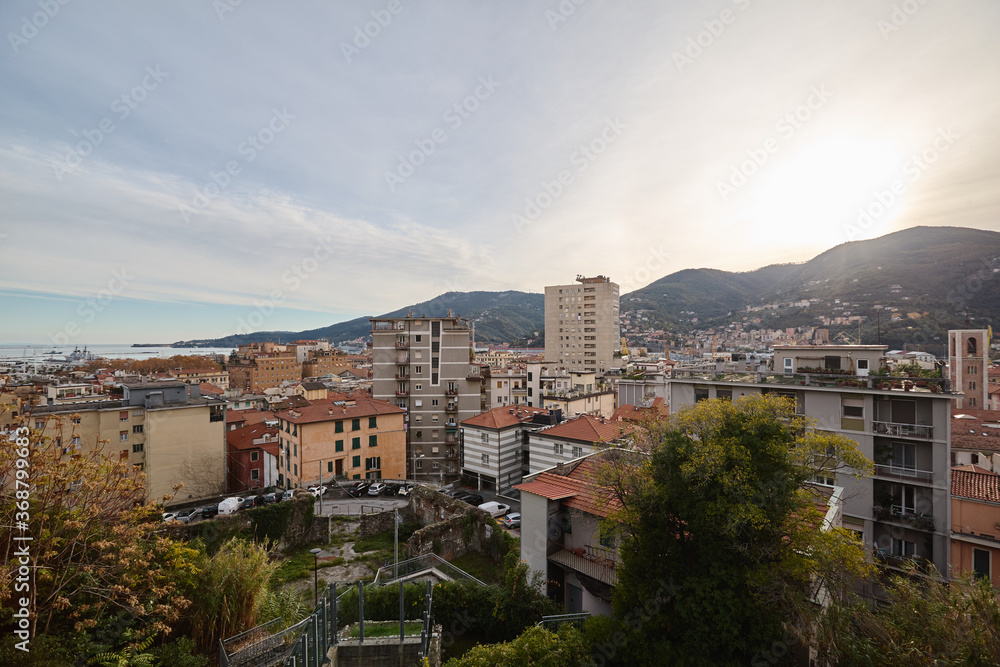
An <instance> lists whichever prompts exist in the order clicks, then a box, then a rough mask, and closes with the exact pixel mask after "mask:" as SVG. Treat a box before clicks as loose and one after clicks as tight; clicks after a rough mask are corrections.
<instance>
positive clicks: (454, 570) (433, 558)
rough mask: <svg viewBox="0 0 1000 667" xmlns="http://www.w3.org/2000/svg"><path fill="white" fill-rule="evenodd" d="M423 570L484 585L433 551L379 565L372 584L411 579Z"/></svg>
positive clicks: (380, 584)
mask: <svg viewBox="0 0 1000 667" xmlns="http://www.w3.org/2000/svg"><path fill="white" fill-rule="evenodd" d="M423 572H427V573H431V572H437V573H439V574H443V575H445V577H446V578H448V579H452V580H462V579H465V580H468V581H474V582H475V583H477V584H479V585H480V586H485V585H486V584H484V583H483V582H481V581H479V580H478V579H476V578H475V577H473V576H472V575H471V574H469V573H468V572H466V571H465V570H462V569H461V568H459V567H456V566H455V565H452V564H451V563H449V562H448V561H446V560H445V559H444V558H441V557H440V556H438V555H437V554H433V553H430V554H424V555H423V556H417V557H416V558H410V559H408V560H404V561H400V562H399V563H398V564H397V565H386V566H385V567H380V568H379V569H378V572H376V573H375V581H373V582H372V585H373V586H384V585H386V584H391V583H394V582H396V581H401V580H403V579H412V578H413V577H415V576H417V575H419V574H420V573H423Z"/></svg>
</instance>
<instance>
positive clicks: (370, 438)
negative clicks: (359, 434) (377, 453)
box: [368, 435, 378, 447]
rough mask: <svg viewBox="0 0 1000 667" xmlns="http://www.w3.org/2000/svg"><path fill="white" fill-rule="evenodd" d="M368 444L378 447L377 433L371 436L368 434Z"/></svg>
mask: <svg viewBox="0 0 1000 667" xmlns="http://www.w3.org/2000/svg"><path fill="white" fill-rule="evenodd" d="M368 446H369V447H378V436H377V435H370V436H368Z"/></svg>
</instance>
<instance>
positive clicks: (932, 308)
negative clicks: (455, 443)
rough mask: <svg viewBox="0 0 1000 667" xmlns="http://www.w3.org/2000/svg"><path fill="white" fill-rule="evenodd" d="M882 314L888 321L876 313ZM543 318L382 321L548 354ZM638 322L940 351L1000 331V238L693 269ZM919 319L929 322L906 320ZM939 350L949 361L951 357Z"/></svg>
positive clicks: (536, 307) (648, 301)
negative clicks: (821, 325) (948, 340)
mask: <svg viewBox="0 0 1000 667" xmlns="http://www.w3.org/2000/svg"><path fill="white" fill-rule="evenodd" d="M806 300H809V301H810V305H809V306H808V307H801V306H792V305H789V304H793V303H795V302H803V301H806ZM837 300H839V301H840V302H841V303H840V304H838V303H837ZM767 304H773V305H775V306H777V307H776V308H774V309H769V310H768V311H766V312H763V313H748V312H747V307H748V306H750V307H754V306H764V305H767ZM845 304H846V305H845ZM876 305H880V306H882V307H883V310H878V311H877V310H876V309H875V306H876ZM544 307H545V306H544V295H542V294H535V293H529V292H514V291H509V292H448V293H446V294H442V295H440V296H438V297H436V298H434V299H432V300H430V301H424V302H422V303H417V304H414V305H412V306H406V307H404V308H400V309H399V310H395V311H393V312H391V313H385V314H384V315H380V316H379V317H400V316H404V315H406V314H407V313H413V315H426V316H428V317H438V316H445V315H447V314H448V311H449V310H451V311H452V313H454V314H455V315H461V316H463V317H466V318H468V319H469V320H471V321H472V322H474V323H475V326H476V341H477V342H479V343H499V342H508V343H512V344H518V343H520V344H527V343H528V341H533V344H534V345H540V344H541V339H540V338H538V337H537V336H536V335H535V332H541V330H542V328H543V326H544ZM889 308H897V309H898V312H899V313H901V314H902V315H903V319H902V320H901V321H899V322H892V321H890V318H891V315H890V313H889V312H888V310H887V309H889ZM637 311H643V313H644V314H645V315H646V316H647V320H646V321H647V322H649V323H650V324H655V326H653V327H652V328H654V329H656V328H660V327H662V328H665V329H667V330H670V331H676V332H686V331H689V330H691V329H696V328H697V329H704V328H708V327H725V326H727V325H728V324H730V323H732V322H742V321H743V320H744V318H746V319H747V320H748V321H749V320H752V319H753V318H754V317H761V322H760V324H759V326H763V327H767V328H774V329H777V328H787V327H807V326H815V325H817V324H818V322H817V317H818V316H820V315H826V316H837V315H847V314H853V315H862V316H864V317H865V318H866V319H865V322H864V324H863V326H862V336H863V339H864V340H865V341H874V340H875V339H876V337H878V338H879V339H880V340H881V341H882V342H883V343H885V344H888V345H889V346H890V347H903V346H904V345H907V344H913V343H918V344H925V345H927V346H930V347H938V348H939V347H940V346H941V345H942V344H943V336H944V332H945V331H947V329H949V328H963V327H968V326H972V327H980V326H985V325H986V324H987V323H989V322H991V321H1000V233H998V232H991V231H985V230H978V229H967V228H962V227H914V228H910V229H905V230H903V231H899V232H895V233H893V234H888V235H886V236H882V237H879V238H876V239H871V240H867V241H854V242H850V243H844V244H841V245H839V246H836V247H835V248H831V249H830V250H827V251H826V252H823V253H821V254H820V255H817V256H816V257H814V258H813V259H811V260H809V261H807V262H803V263H801V264H773V265H770V266H765V267H762V268H760V269H757V270H755V271H746V272H740V273H734V272H730V271H722V270H719V269H685V270H683V271H677V272H676V273H672V274H670V275H668V276H665V277H663V278H660V279H659V280H657V281H655V282H653V283H651V284H649V285H647V286H646V287H643V288H641V289H638V290H635V291H634V292H629V293H628V294H623V295H622V300H621V312H622V315H623V316H625V315H629V314H634V313H636V312H637ZM911 312H916V313H920V314H921V317H920V318H919V319H909V318H906V317H905V315H906V314H907V313H911ZM924 313H926V315H923V314H924ZM695 318H697V321H696V322H693V321H692V320H694V319H695ZM967 318H968V324H967ZM751 323H752V322H751ZM754 326H758V325H756V324H755V325H754ZM829 328H830V332H831V335H836V333H838V332H839V331H850V332H852V333H855V334H856V333H857V326H856V325H852V326H850V327H848V326H841V327H837V326H836V325H831V326H830V327H829ZM368 330H369V322H368V318H367V317H359V318H357V319H353V320H348V321H347V322H340V323H338V324H333V325H330V326H327V327H323V328H320V329H311V330H309V331H298V332H292V331H263V332H257V333H253V334H247V335H232V336H227V337H225V338H218V339H214V340H199V341H183V342H181V343H175V344H174V345H175V347H190V346H219V347H225V346H235V345H239V344H242V343H248V342H254V341H263V340H286V341H287V340H297V339H302V338H305V339H312V338H326V339H328V340H330V341H332V342H341V341H347V340H353V339H355V338H360V337H364V336H367V335H368ZM630 342H631V341H630ZM931 351H935V352H936V353H939V354H940V349H937V350H931Z"/></svg>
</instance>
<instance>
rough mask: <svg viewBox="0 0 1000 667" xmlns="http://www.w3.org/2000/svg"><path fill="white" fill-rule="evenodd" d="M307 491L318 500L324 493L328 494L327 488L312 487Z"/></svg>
mask: <svg viewBox="0 0 1000 667" xmlns="http://www.w3.org/2000/svg"><path fill="white" fill-rule="evenodd" d="M306 491H308V492H309V493H311V494H313V495H314V496H316V497H317V498H319V497H320V496H322V495H323V494H324V493H326V487H325V486H310V487H309V488H308V489H306Z"/></svg>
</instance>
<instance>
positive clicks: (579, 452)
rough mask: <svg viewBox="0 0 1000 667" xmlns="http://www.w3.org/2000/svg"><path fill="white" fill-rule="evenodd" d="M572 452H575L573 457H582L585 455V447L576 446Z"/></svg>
mask: <svg viewBox="0 0 1000 667" xmlns="http://www.w3.org/2000/svg"><path fill="white" fill-rule="evenodd" d="M572 452H573V453H572V457H573V458H574V459H578V458H580V457H581V456H583V447H574V448H573V449H572Z"/></svg>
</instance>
